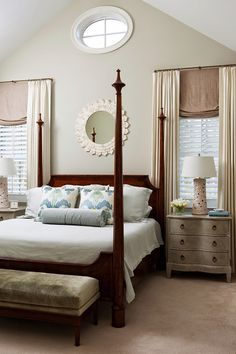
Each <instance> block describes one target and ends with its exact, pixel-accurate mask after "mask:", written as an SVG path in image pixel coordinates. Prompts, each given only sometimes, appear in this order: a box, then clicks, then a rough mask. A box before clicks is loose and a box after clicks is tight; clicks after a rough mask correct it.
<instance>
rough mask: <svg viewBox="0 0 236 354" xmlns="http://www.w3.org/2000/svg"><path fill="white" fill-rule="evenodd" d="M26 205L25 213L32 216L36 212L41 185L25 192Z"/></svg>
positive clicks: (39, 199)
mask: <svg viewBox="0 0 236 354" xmlns="http://www.w3.org/2000/svg"><path fill="white" fill-rule="evenodd" d="M26 196H27V206H26V209H25V215H28V216H33V217H34V218H35V217H36V216H37V214H38V210H39V207H40V203H41V199H42V196H43V191H42V187H35V188H31V189H29V190H28V191H27V192H26Z"/></svg>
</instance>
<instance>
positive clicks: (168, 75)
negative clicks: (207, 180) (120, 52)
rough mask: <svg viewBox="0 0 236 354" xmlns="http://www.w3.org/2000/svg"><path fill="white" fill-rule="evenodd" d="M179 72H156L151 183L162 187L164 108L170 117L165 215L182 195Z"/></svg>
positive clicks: (166, 154)
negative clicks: (160, 117)
mask: <svg viewBox="0 0 236 354" xmlns="http://www.w3.org/2000/svg"><path fill="white" fill-rule="evenodd" d="M179 77H180V75H179V71H178V70H170V71H163V72H161V71H160V72H156V73H154V76H153V137H152V166H151V181H152V183H153V184H154V185H155V186H157V187H158V185H159V121H158V116H159V114H160V111H161V107H163V109H164V114H165V116H166V117H167V119H166V121H165V122H164V126H165V135H164V138H165V139H164V140H165V149H164V153H165V212H166V213H168V214H169V213H170V212H171V208H170V202H171V201H172V200H173V199H174V198H176V197H177V195H178V146H179V144H178V136H179V81H180V80H179Z"/></svg>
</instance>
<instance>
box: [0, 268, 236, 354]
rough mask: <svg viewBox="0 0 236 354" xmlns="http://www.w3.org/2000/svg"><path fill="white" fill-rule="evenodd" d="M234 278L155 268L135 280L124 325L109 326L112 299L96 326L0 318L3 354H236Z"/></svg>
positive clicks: (100, 313)
mask: <svg viewBox="0 0 236 354" xmlns="http://www.w3.org/2000/svg"><path fill="white" fill-rule="evenodd" d="M235 282H236V279H233V282H232V283H226V281H225V276H224V275H210V274H204V273H202V274H201V273H196V274H195V273H193V274H191V273H174V274H173V277H172V278H171V279H167V278H166V277H165V274H164V273H161V272H157V273H152V274H149V275H146V276H145V277H140V278H138V280H137V281H136V285H135V289H136V299H135V300H134V301H133V302H132V303H131V304H129V305H127V307H126V326H125V327H124V328H119V329H117V328H113V327H111V326H110V321H111V320H110V308H111V305H110V304H109V303H101V304H100V308H99V323H98V326H94V325H92V324H91V323H90V322H89V320H88V319H86V318H85V319H84V320H83V321H82V324H81V346H80V347H74V345H73V344H74V337H73V328H71V327H69V326H60V325H54V324H45V323H39V322H30V321H25V320H15V319H0V354H72V353H78V354H88V353H89V354H110V353H111V354H113V353H114V354H235V353H236V284H235Z"/></svg>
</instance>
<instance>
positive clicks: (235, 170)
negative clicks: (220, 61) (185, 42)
mask: <svg viewBox="0 0 236 354" xmlns="http://www.w3.org/2000/svg"><path fill="white" fill-rule="evenodd" d="M219 75H220V76H219V107H220V108H219V118H220V127H219V131H220V141H219V191H218V193H219V194H218V195H219V197H218V201H219V207H220V208H224V209H225V210H229V211H230V212H231V214H232V218H233V219H232V238H231V240H232V241H231V252H232V270H233V272H235V253H236V249H235V245H236V242H235V230H236V140H235V137H236V67H235V66H234V67H223V68H220V69H219Z"/></svg>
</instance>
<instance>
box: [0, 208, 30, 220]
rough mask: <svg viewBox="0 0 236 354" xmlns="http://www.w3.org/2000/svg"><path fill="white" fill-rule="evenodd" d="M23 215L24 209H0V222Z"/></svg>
mask: <svg viewBox="0 0 236 354" xmlns="http://www.w3.org/2000/svg"><path fill="white" fill-rule="evenodd" d="M24 214H25V207H18V208H15V209H13V208H0V221H2V220H7V219H14V218H16V217H17V216H21V215H24Z"/></svg>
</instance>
